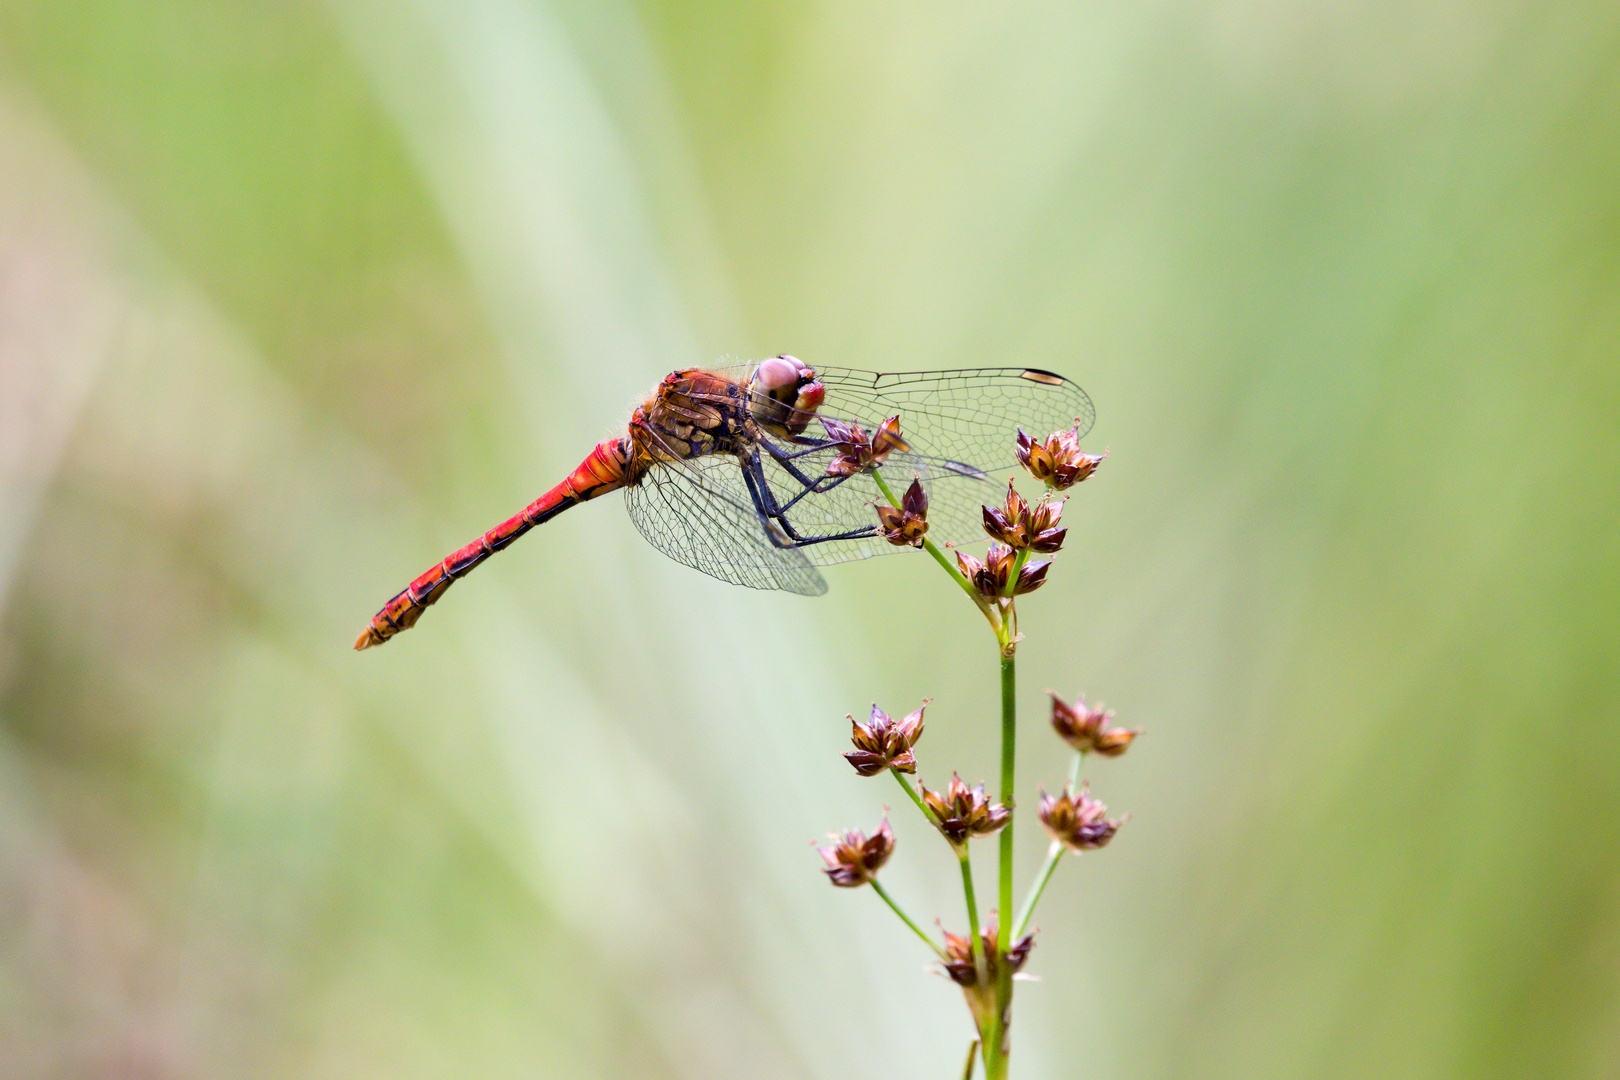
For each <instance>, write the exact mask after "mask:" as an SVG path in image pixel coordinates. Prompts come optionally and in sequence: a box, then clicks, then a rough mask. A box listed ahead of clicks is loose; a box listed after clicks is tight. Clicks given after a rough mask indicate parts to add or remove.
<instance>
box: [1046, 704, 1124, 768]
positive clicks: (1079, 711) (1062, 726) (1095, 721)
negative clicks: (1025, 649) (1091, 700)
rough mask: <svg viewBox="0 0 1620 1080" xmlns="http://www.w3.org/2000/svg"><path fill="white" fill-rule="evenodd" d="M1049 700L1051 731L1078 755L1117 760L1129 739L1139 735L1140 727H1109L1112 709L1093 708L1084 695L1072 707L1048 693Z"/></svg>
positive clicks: (1112, 716)
mask: <svg viewBox="0 0 1620 1080" xmlns="http://www.w3.org/2000/svg"><path fill="white" fill-rule="evenodd" d="M1047 693H1048V694H1050V695H1051V697H1052V730H1054V731H1056V732H1057V733H1058V737H1059V738H1061V739H1062V740H1063V741H1064V742H1066V743H1068V744H1069V745H1070V746H1072V747H1074V748H1075V749H1076V750H1078V751H1080V752H1081V753H1082V754H1101V755H1102V756H1103V757H1111V758H1112V757H1119V755H1121V754H1123V753H1124V752H1125V751H1126V750H1128V749H1129V748H1130V745H1131V740H1132V739H1134V738H1136V737H1137V736H1138V735H1140V734H1142V731H1141V729H1140V728H1137V729H1134V730H1129V729H1126V728H1117V727H1109V726H1108V721H1110V720H1112V719H1113V718H1114V710H1113V709H1104V708H1102V707H1101V706H1098V707H1097V708H1095V709H1093V708H1091V707H1090V706H1089V705H1087V704H1086V698H1085V695H1084V694H1082V695H1080V699H1079V700H1078V701H1076V702H1075V703H1074V704H1073V705H1070V704H1067V703H1066V702H1065V701H1064V700H1063V699H1062V698H1060V697H1058V696H1057V695H1056V694H1054V693H1052V691H1050V690H1048V691H1047Z"/></svg>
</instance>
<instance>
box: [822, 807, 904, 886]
mask: <svg viewBox="0 0 1620 1080" xmlns="http://www.w3.org/2000/svg"><path fill="white" fill-rule="evenodd" d="M816 850H817V851H819V852H820V853H821V859H822V861H823V862H825V863H826V864H827V868H826V869H825V870H824V871H823V873H825V874H826V875H827V877H828V879H829V880H831V881H832V883H833V884H834V885H839V886H843V887H845V888H853V887H855V886H857V885H865V884H866V883H867V882H868V881H871V880H872V878H873V876H875V875H876V874H877V872H878V870H879V869H881V868H882V866H883V864H884V863H886V862H888V861H889V856H890V855H892V854H894V831H893V830H892V829H890V828H889V819H888V818H887V817H885V818H884V819H883V821H882V823H881V824H880V825H878V828H877V832H875V833H873V834H872V835H871V836H867V835H866V834H865V833H863V832H861V831H860V830H859V829H850V830H848V831H847V832H845V833H844V834H843V835H841V836H840V835H838V834H836V833H835V834H834V835H833V843H832V845H831V846H830V847H824V848H817V849H816Z"/></svg>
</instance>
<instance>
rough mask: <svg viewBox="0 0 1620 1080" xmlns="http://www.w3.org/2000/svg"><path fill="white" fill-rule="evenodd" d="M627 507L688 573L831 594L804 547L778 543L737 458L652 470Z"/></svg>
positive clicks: (627, 498) (631, 491) (627, 495)
mask: <svg viewBox="0 0 1620 1080" xmlns="http://www.w3.org/2000/svg"><path fill="white" fill-rule="evenodd" d="M738 492H741V498H738V495H737V493H738ZM624 505H625V509H627V510H629V512H630V520H631V521H632V522H633V523H634V524H635V526H636V529H637V530H639V531H640V533H641V535H642V536H645V537H646V538H647V542H648V543H650V544H651V545H652V546H653V547H655V548H657V549H658V550H659V551H662V552H663V553H664V554H665V555H668V556H669V557H670V558H672V559H674V560H675V561H676V562H678V563H681V564H682V565H683V566H690V567H691V568H692V569H694V570H701V571H702V572H703V573H705V574H708V575H709V576H710V577H713V578H719V579H720V580H721V581H729V582H731V583H732V584H734V585H746V586H748V587H749V588H751V589H780V590H782V591H784V592H791V593H798V594H799V595H801V596H820V595H821V594H822V593H824V592H826V591H827V583H826V581H824V580H822V577H821V575H820V574H818V573H816V571H815V568H814V567H812V566H811V565H810V563H809V561H808V560H807V559H806V558H805V557H804V552H803V551H802V550H801V549H800V548H797V547H794V546H792V545H791V544H788V543H786V541H785V540H784V541H783V542H782V543H781V544H778V543H773V542H772V540H771V535H770V533H769V532H768V531H767V527H766V525H765V523H764V522H763V521H762V520H761V519H760V517H759V515H758V513H756V512H755V510H754V508H753V505H752V502H751V501H750V499H749V497H748V490H747V487H746V485H745V484H744V482H743V479H742V467H741V465H740V464H739V463H738V462H737V459H736V458H734V457H731V456H730V455H729V454H717V455H714V456H711V457H704V458H695V459H692V460H689V461H681V462H668V463H665V464H662V465H660V466H658V467H657V468H653V469H649V470H648V471H647V474H646V475H645V476H644V477H643V478H642V481H641V483H640V484H639V485H637V486H635V487H631V488H626V489H625V492H624Z"/></svg>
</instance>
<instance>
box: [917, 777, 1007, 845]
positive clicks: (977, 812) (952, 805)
mask: <svg viewBox="0 0 1620 1080" xmlns="http://www.w3.org/2000/svg"><path fill="white" fill-rule="evenodd" d="M922 798H923V803H924V804H925V805H926V806H927V807H928V809H929V810H930V811H931V812H932V813H933V815H934V818H935V821H934V824H935V825H936V826H938V828H939V831H940V832H942V833H944V834H945V839H947V840H949V841H950V842H951V845H952V846H953V847H961V846H962V845H963V844H965V843H967V842H968V840H970V839H971V838H973V837H975V836H988V835H989V834H990V833H993V832H998V831H1000V829H1001V828H1002V827H1003V826H1004V825H1006V824H1007V822H1008V820H1009V819H1011V817H1012V811H1011V810H1008V809H1007V808H1006V807H1005V806H1002V805H1001V804H1000V803H992V802H991V801H990V797H989V796H988V795H986V794H985V793H984V785H983V784H978V785H975V786H974V787H971V788H970V787H968V786H967V785H966V784H964V783H962V778H961V777H960V776H958V775H956V774H955V773H952V774H951V782H950V785H949V786H948V787H947V788H946V789H945V794H944V795H941V794H940V793H939V792H937V791H929V790H928V787H927V785H923V789H922Z"/></svg>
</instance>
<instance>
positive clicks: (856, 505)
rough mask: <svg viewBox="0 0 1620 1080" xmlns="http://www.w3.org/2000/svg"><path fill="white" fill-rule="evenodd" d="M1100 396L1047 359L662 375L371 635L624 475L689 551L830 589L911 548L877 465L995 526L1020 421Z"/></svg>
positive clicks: (1055, 415)
mask: <svg viewBox="0 0 1620 1080" xmlns="http://www.w3.org/2000/svg"><path fill="white" fill-rule="evenodd" d="M1095 415H1096V414H1095V411H1094V409H1093V407H1092V404H1091V399H1090V398H1089V397H1087V396H1086V393H1085V391H1084V390H1082V389H1080V387H1078V386H1076V385H1075V384H1074V383H1072V382H1070V381H1069V380H1068V379H1066V378H1064V377H1063V376H1061V375H1057V374H1055V373H1053V372H1050V371H1044V370H1042V369H1040V368H974V369H967V370H961V371H914V372H898V373H896V372H889V373H877V372H870V371H854V370H849V369H845V368H838V367H812V366H811V365H809V364H806V363H804V362H803V361H801V360H798V359H796V358H795V357H792V356H787V355H783V356H777V357H772V358H770V359H768V360H764V361H761V362H759V363H757V364H751V365H739V366H732V367H721V368H687V369H683V370H680V371H676V372H672V373H671V374H669V375H668V376H666V377H665V378H664V380H663V381H662V382H661V383H660V384H659V385H658V388H657V390H655V391H654V392H653V394H652V396H650V397H649V398H647V399H646V400H645V401H644V402H642V403H641V404H640V405H639V406H637V407H636V409H635V410H634V411H633V412H632V414H631V416H630V421H629V423H628V425H627V427H626V430H625V433H624V434H622V435H618V436H615V437H614V438H611V439H607V440H605V441H604V442H602V443H600V444H598V445H597V446H596V448H595V449H593V450H592V451H591V452H590V453H589V454H588V455H586V457H585V460H584V461H582V462H580V464H579V465H578V467H577V468H575V469H574V470H573V472H571V473H569V474H568V476H567V477H566V478H565V479H564V480H563V481H562V482H561V483H559V484H558V485H556V486H555V487H553V488H552V489H551V490H550V491H547V492H546V493H545V494H544V495H541V496H540V497H539V498H538V499H535V500H534V501H533V502H532V503H530V504H529V505H528V506H526V507H524V509H523V510H522V512H521V513H518V514H515V515H513V516H512V517H510V518H508V519H507V520H506V521H504V522H502V523H501V524H499V525H497V526H495V527H494V528H493V529H490V530H489V531H488V532H486V533H484V534H483V535H482V536H480V537H478V538H477V539H476V540H473V541H472V542H471V543H469V544H467V545H466V546H464V547H462V548H459V549H458V550H456V551H453V552H451V553H450V554H449V555H447V556H445V557H444V558H443V559H442V560H440V561H439V562H438V563H436V564H434V566H433V567H432V568H430V569H429V570H427V571H426V572H425V573H423V574H421V575H420V576H418V577H417V578H416V579H415V580H414V581H412V582H411V583H410V584H409V585H408V586H406V587H405V589H404V590H402V591H401V592H400V593H399V594H398V595H396V596H395V597H394V598H393V599H392V600H389V601H388V603H386V604H384V605H383V607H382V610H380V611H379V612H377V614H376V615H375V616H374V617H373V618H372V620H371V622H370V623H369V624H368V625H367V626H366V628H365V630H364V631H362V632H361V634H360V636H359V637H358V638H356V639H355V642H354V647H355V648H356V649H367V648H370V647H372V646H374V645H381V644H383V643H385V642H387V641H388V640H389V639H390V638H392V637H394V636H395V635H396V634H398V633H400V632H401V631H403V630H408V629H410V628H411V627H412V626H414V625H416V621H417V620H418V619H419V618H421V616H422V613H423V612H424V611H426V610H427V608H429V607H430V606H432V605H433V604H435V603H437V602H438V600H439V598H440V597H442V596H443V595H444V593H445V590H447V589H449V588H450V586H451V585H452V584H454V583H455V582H456V581H457V580H458V579H459V578H462V577H464V576H465V575H466V574H467V573H469V572H470V571H471V570H472V569H473V567H475V566H478V565H480V564H481V563H482V562H483V561H484V560H485V559H487V558H489V556H491V555H493V554H495V553H496V552H497V551H501V550H502V549H504V548H505V547H506V546H507V545H509V544H511V543H512V542H513V541H514V540H516V539H517V538H518V537H520V536H522V535H523V534H524V533H526V532H528V531H529V530H530V529H532V528H534V527H535V526H537V525H543V524H545V523H546V522H547V521H550V520H551V519H552V518H554V517H556V516H557V515H558V514H560V513H562V512H563V511H564V510H567V509H569V508H570V507H572V506H575V505H576V504H578V503H582V502H586V501H587V500H590V499H594V498H596V497H597V496H598V495H604V494H606V493H607V492H610V491H614V490H616V489H623V490H624V493H625V494H624V499H625V506H626V508H627V509H628V510H629V513H630V520H631V522H632V523H633V524H634V525H635V527H636V528H637V529H638V530H639V531H640V532H641V535H642V536H644V537H646V538H647V540H648V541H649V542H650V543H651V544H652V545H653V547H655V548H657V549H658V550H659V551H661V552H663V553H664V554H665V555H668V556H669V557H670V558H672V559H674V560H675V561H677V562H679V563H682V564H683V565H685V566H689V567H691V568H692V569H694V570H700V571H702V572H703V573H705V574H708V575H709V576H710V577H715V578H719V579H720V580H721V581H728V582H731V583H733V584H737V585H745V586H748V587H750V588H755V589H779V590H783V591H785V592H790V593H798V594H801V595H804V596H819V595H821V594H822V593H825V592H826V591H827V583H826V581H825V580H824V579H823V578H822V576H821V574H820V573H819V572H818V571H817V570H816V567H818V566H828V565H832V564H834V563H840V562H846V561H849V560H852V559H864V558H867V557H869V556H872V555H878V554H883V553H885V552H889V551H895V550H898V548H897V547H896V546H895V545H893V544H891V543H890V542H889V541H888V540H887V539H885V537H884V536H883V534H882V531H881V529H880V528H879V526H878V520H877V515H876V513H875V509H874V508H875V507H876V506H878V505H887V504H888V502H889V499H888V497H887V496H886V495H885V494H884V492H883V490H882V488H881V487H879V484H878V481H879V479H880V476H879V474H881V478H883V479H884V483H885V484H887V483H888V479H893V480H896V481H898V483H897V484H896V485H894V486H891V487H890V491H894V490H897V489H898V488H900V487H905V486H907V485H909V483H910V482H911V481H912V480H913V479H915V480H916V481H918V482H919V483H920V484H921V485H922V486H923V490H924V491H925V492H926V494H927V496H928V530H929V536H930V538H931V539H935V540H941V541H945V542H958V543H962V542H968V541H970V540H971V539H972V538H974V537H975V536H978V537H979V538H981V539H982V534H981V532H980V524H981V521H982V517H981V514H982V511H981V509H980V508H981V506H982V505H983V504H984V503H985V502H986V501H994V498H993V497H994V495H995V485H996V484H997V482H998V479H999V477H1000V476H1001V475H1003V473H1004V471H1007V470H1011V469H1013V468H1016V467H1017V459H1016V457H1015V455H1014V447H1015V445H1016V435H1017V432H1018V431H1019V430H1020V429H1023V430H1027V431H1029V432H1031V433H1035V434H1036V435H1037V436H1038V437H1042V436H1044V435H1045V434H1047V433H1048V432H1056V431H1066V430H1070V429H1072V430H1073V431H1074V433H1075V437H1076V438H1079V437H1080V436H1083V435H1085V434H1086V432H1087V431H1089V430H1090V429H1091V425H1092V422H1093V420H1094V419H1095Z"/></svg>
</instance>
